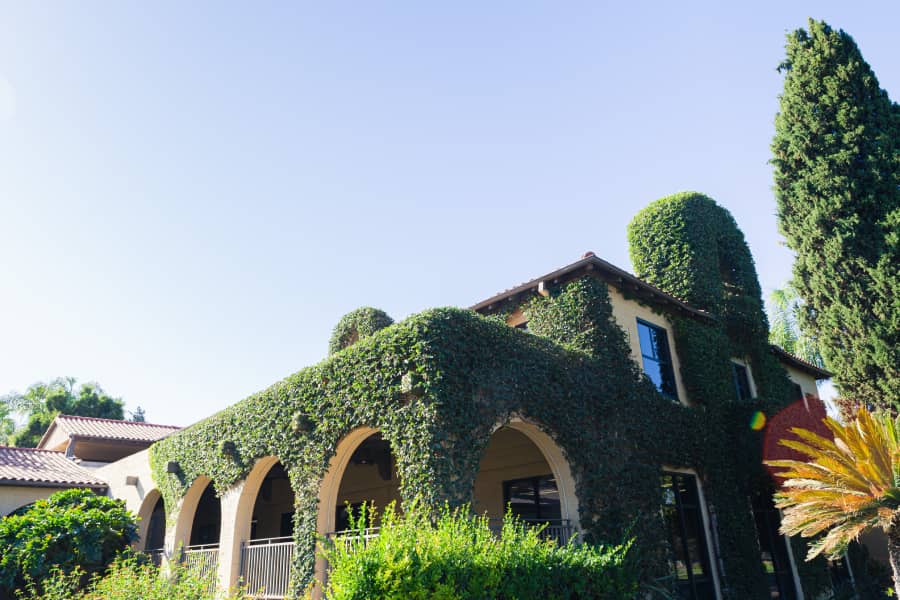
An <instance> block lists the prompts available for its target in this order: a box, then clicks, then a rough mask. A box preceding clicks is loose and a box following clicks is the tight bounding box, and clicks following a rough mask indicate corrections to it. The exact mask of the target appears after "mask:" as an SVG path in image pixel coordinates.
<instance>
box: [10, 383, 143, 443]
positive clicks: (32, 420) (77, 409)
mask: <svg viewBox="0 0 900 600" xmlns="http://www.w3.org/2000/svg"><path fill="white" fill-rule="evenodd" d="M75 382H76V379H75V378H74V377H59V378H57V379H53V380H51V381H49V382H38V383H35V384H34V385H32V386H30V387H29V388H28V389H27V390H26V391H25V393H24V394H20V393H17V392H13V393H11V394H7V395H6V396H3V397H2V398H0V407H2V408H0V410H5V411H7V414H12V413H19V414H22V415H25V416H26V418H27V422H26V423H25V425H24V426H23V427H21V428H19V429H18V430H16V431H15V432H14V433H12V435H10V436H9V439H10V443H11V444H12V445H13V446H21V447H29V448H33V447H34V446H37V444H38V442H39V441H40V440H41V436H42V435H44V432H45V431H46V430H47V427H49V426H50V423H52V422H53V419H54V418H55V417H56V415H58V414H66V415H75V416H80V417H99V418H102V419H122V418H124V416H125V413H124V408H123V406H124V404H123V402H122V400H121V399H119V398H113V397H111V396H109V395H108V394H107V393H106V392H104V391H103V388H101V387H100V385H98V384H96V383H83V384H81V385H80V386H77V387H76V386H75ZM140 416H141V418H143V412H141V415H140Z"/></svg>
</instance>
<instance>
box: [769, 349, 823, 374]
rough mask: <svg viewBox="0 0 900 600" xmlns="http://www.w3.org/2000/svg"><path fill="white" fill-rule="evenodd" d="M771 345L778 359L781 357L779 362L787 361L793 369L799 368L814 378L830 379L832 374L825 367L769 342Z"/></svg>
mask: <svg viewBox="0 0 900 600" xmlns="http://www.w3.org/2000/svg"><path fill="white" fill-rule="evenodd" d="M771 347H772V352H773V353H774V354H775V356H777V357H778V358H779V359H781V362H783V363H787V364H789V365H790V366H792V367H794V368H795V369H799V370H801V371H804V372H806V373H809V374H810V375H812V376H813V377H815V378H816V379H830V378H831V377H833V375H834V374H833V373H831V372H830V371H826V370H825V369H822V368H820V367H817V366H816V365H814V364H812V363H811V362H808V361H805V360H803V359H802V358H800V357H799V356H797V355H796V354H791V353H790V352H788V351H787V350H785V349H784V348H782V347H781V346H776V345H775V344H771Z"/></svg>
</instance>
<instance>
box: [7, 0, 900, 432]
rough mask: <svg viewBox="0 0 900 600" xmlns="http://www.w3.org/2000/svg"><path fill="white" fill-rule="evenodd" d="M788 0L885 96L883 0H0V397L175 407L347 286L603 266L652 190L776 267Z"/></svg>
mask: <svg viewBox="0 0 900 600" xmlns="http://www.w3.org/2000/svg"><path fill="white" fill-rule="evenodd" d="M808 16H814V17H817V18H824V19H825V20H827V21H828V22H829V23H831V24H832V25H833V26H835V27H840V28H843V29H845V30H847V31H848V32H849V33H851V34H852V35H853V36H854V38H855V39H856V41H857V43H858V44H859V45H860V46H861V48H862V51H863V53H864V55H865V57H866V59H867V60H868V61H869V63H870V64H871V65H872V66H873V68H874V69H875V72H876V73H877V74H878V76H879V79H880V81H881V84H882V87H884V88H886V89H887V90H888V91H889V92H890V93H891V95H892V97H894V98H897V97H898V96H900V61H898V57H900V41H898V36H897V23H898V22H900V3H897V2H888V1H884V2H881V3H866V2H846V1H842V2H752V3H748V2H745V3H739V4H735V3H726V2H711V3H708V4H706V5H700V4H690V3H683V2H679V3H658V5H656V6H654V5H651V4H649V3H641V4H638V3H631V4H629V5H627V6H626V3H621V2H619V3H615V4H609V5H604V4H602V3H599V2H586V3H556V2H553V3H551V2H546V3H532V2H497V3H484V2H444V3H434V2H432V3H420V2H357V3H303V4H301V3H287V2H285V3H280V4H279V3H274V2H266V3H253V4H252V5H251V4H247V3H234V4H232V5H226V4H224V3H219V2H216V3H200V2H197V3H193V2H192V3H184V2H155V3H146V2H143V3H137V2H116V3H109V2H108V3H84V2H79V3H75V2H70V3H38V2H12V1H8V2H3V3H2V5H0V285H2V289H0V393H4V392H7V391H11V390H20V391H21V390H24V389H25V388H26V387H27V386H28V385H29V384H31V383H33V382H35V381H37V380H42V379H48V378H51V377H54V376H59V375H72V376H75V377H78V378H79V379H80V380H82V381H85V380H87V381H91V380H93V381H98V382H100V383H101V384H102V385H103V386H104V387H105V388H106V389H107V390H108V391H109V392H110V393H112V394H114V395H116V396H121V397H123V398H124V399H125V401H126V404H127V405H128V406H129V407H130V408H133V407H134V406H135V405H138V404H139V405H142V406H143V407H144V408H145V409H146V410H147V414H148V417H149V420H151V421H154V422H163V423H173V424H181V425H184V424H189V423H191V422H193V421H195V420H197V419H199V418H202V417H204V416H206V415H208V414H210V413H212V412H214V411H216V410H218V409H221V408H223V407H225V406H227V405H229V404H232V403H234V402H236V401H238V400H240V399H241V398H243V397H245V396H247V395H248V394H250V393H252V392H254V391H256V390H259V389H262V388H264V387H266V386H268V385H269V384H271V383H273V382H275V381H276V380H278V379H281V378H282V377H284V376H286V375H288V374H290V373H292V372H294V371H296V370H298V369H300V368H302V367H304V366H306V365H309V364H312V363H314V362H317V361H318V360H320V359H321V358H322V357H323V356H324V355H325V352H326V348H327V342H328V337H329V334H330V331H331V328H332V326H333V325H334V323H335V322H337V320H338V319H339V318H340V316H341V315H342V314H344V313H346V312H347V311H349V310H351V309H353V308H356V307H358V306H361V305H372V306H377V307H381V308H383V309H385V310H386V311H387V312H388V313H390V314H391V315H392V316H394V317H395V318H398V319H399V318H403V317H405V316H407V315H409V314H411V313H414V312H417V311H420V310H422V309H425V308H428V307H432V306H444V305H456V306H468V305H470V304H472V303H474V302H476V301H478V300H481V299H483V298H486V297H488V296H490V295H492V294H493V293H495V292H497V291H499V290H501V289H503V288H506V287H509V286H511V285H513V284H515V283H518V282H521V281H523V280H526V279H529V278H531V277H533V276H537V275H540V274H542V273H545V272H547V271H549V270H551V269H553V268H555V267H557V266H560V265H563V264H566V263H569V262H571V261H573V260H575V259H577V258H578V257H579V256H580V255H581V254H582V253H583V252H584V251H586V250H593V251H594V252H596V253H597V254H598V255H599V256H601V257H604V258H606V259H607V260H610V261H611V262H613V263H615V264H618V265H620V266H622V267H625V268H630V266H629V260H628V251H627V244H626V239H625V227H626V225H627V223H628V221H629V220H630V219H631V217H632V216H633V215H634V213H635V212H637V211H638V210H639V209H640V208H641V207H643V206H644V205H646V204H647V203H648V202H650V201H652V200H654V199H656V198H659V197H661V196H664V195H667V194H669V193H672V192H676V191H679V190H698V191H702V192H705V193H707V194H709V195H711V196H712V197H714V198H715V199H716V200H718V201H719V202H720V203H721V204H723V205H724V206H726V207H727V208H728V209H730V210H731V211H732V213H733V214H734V216H735V218H736V219H737V221H738V223H739V224H740V226H741V227H742V228H743V230H744V232H745V234H746V236H747V239H748V241H749V243H750V247H751V249H752V251H753V254H754V256H755V258H756V261H757V266H758V269H759V271H760V278H761V280H762V284H763V287H764V289H765V290H766V291H768V290H770V289H772V288H773V287H777V286H779V285H781V284H782V283H783V282H784V281H785V280H786V279H787V278H788V276H789V272H790V264H791V261H792V257H791V254H790V253H789V251H788V250H786V249H785V248H783V247H782V246H780V245H779V243H780V238H779V236H778V234H777V232H776V224H775V218H774V212H775V205H774V199H773V195H772V191H771V186H772V176H771V168H770V167H769V166H768V164H767V161H768V159H769V142H770V140H771V137H772V133H773V125H772V123H773V117H774V114H775V111H776V110H777V95H778V93H779V92H780V89H781V77H780V75H779V74H778V73H777V72H776V70H775V67H776V66H777V64H778V63H779V61H780V60H781V59H782V57H783V47H784V34H785V32H786V31H788V30H790V29H794V28H796V27H798V26H803V25H805V23H806V18H807V17H808Z"/></svg>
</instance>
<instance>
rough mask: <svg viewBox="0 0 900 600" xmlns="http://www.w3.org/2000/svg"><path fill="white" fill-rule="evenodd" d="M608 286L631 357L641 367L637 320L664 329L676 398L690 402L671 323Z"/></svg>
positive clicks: (613, 308)
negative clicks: (676, 393)
mask: <svg viewBox="0 0 900 600" xmlns="http://www.w3.org/2000/svg"><path fill="white" fill-rule="evenodd" d="M608 287H609V299H610V302H611V303H612V310H613V316H614V317H615V318H616V321H617V322H618V323H619V327H621V328H622V329H623V330H624V331H625V333H626V334H627V335H628V344H629V345H630V346H631V358H632V359H633V360H634V361H635V362H636V363H637V364H638V366H639V367H641V369H643V359H642V358H641V342H640V339H639V338H638V329H637V320H638V319H641V320H642V321H646V322H648V323H650V324H652V325H656V326H658V327H662V328H663V329H665V330H666V335H667V337H668V340H669V351H670V352H671V353H672V367H673V368H674V370H675V386H676V387H677V389H678V400H679V401H680V402H682V403H683V404H690V398H688V395H687V391H686V390H685V389H684V383H682V381H681V363H680V361H679V360H678V348H676V347H675V339H674V336H673V335H672V323H671V322H670V321H669V319H668V318H667V317H666V316H665V315H662V314H659V313H656V312H653V310H652V309H651V308H649V307H647V306H644V305H642V304H639V303H637V302H635V301H634V300H628V299H626V298H625V296H623V295H622V293H621V292H619V290H618V289H616V288H615V287H613V286H611V285H610V286H608Z"/></svg>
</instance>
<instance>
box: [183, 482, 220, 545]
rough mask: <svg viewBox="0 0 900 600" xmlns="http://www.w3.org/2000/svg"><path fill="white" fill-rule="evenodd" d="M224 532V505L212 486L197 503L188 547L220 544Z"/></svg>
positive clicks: (209, 486) (208, 486)
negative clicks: (221, 534)
mask: <svg viewBox="0 0 900 600" xmlns="http://www.w3.org/2000/svg"><path fill="white" fill-rule="evenodd" d="M221 531H222V503H221V502H220V501H219V498H218V497H217V496H216V492H215V490H214V489H213V486H212V485H209V484H207V486H206V489H205V490H203V494H202V495H201V496H200V502H198V503H197V511H196V512H195V513H194V522H193V523H192V525H191V537H190V541H189V542H188V546H189V547H190V546H211V545H217V544H218V543H219V533H220V532H221Z"/></svg>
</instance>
